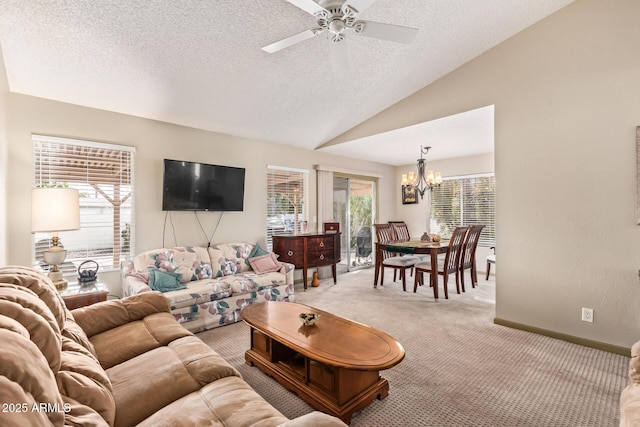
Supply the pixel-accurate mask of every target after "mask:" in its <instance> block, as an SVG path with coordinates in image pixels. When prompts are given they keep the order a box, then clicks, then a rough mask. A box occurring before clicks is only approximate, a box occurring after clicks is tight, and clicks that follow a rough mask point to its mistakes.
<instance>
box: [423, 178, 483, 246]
mask: <svg viewBox="0 0 640 427" xmlns="http://www.w3.org/2000/svg"><path fill="white" fill-rule="evenodd" d="M431 197H432V198H431V224H430V225H431V232H432V233H437V234H440V235H441V236H442V238H444V239H448V238H449V237H451V233H452V232H453V230H454V229H455V228H456V227H458V226H469V225H484V226H485V227H484V228H483V229H482V234H480V241H479V243H478V244H479V245H480V246H487V247H488V246H494V245H495V236H496V226H495V177H494V175H479V176H469V177H458V178H444V179H443V182H442V184H441V185H440V186H439V187H436V188H434V190H433V193H432V196H431Z"/></svg>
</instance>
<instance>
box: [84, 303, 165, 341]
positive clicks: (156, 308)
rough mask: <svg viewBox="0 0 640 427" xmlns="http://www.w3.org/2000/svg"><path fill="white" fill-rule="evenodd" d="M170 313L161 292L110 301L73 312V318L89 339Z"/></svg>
mask: <svg viewBox="0 0 640 427" xmlns="http://www.w3.org/2000/svg"><path fill="white" fill-rule="evenodd" d="M163 312H164V313H169V302H168V301H167V299H166V298H165V297H164V296H163V294H161V293H160V292H145V293H142V294H138V295H132V296H130V297H127V298H124V299H121V300H109V301H104V302H102V303H100V304H93V305H89V306H86V307H82V308H76V309H75V310H73V317H74V318H75V320H76V322H77V323H78V325H79V326H80V327H81V328H82V329H83V330H84V331H85V333H86V334H87V336H88V337H92V336H94V335H97V334H99V333H101V332H105V331H108V330H110V329H113V328H116V327H118V326H121V325H124V324H127V323H129V322H132V321H135V320H142V319H144V318H145V316H148V315H150V314H155V313H163Z"/></svg>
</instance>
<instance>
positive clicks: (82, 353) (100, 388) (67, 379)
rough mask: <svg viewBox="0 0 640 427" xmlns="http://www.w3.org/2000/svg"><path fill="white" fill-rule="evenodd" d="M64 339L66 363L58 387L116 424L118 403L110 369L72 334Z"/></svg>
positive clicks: (70, 398)
mask: <svg viewBox="0 0 640 427" xmlns="http://www.w3.org/2000/svg"><path fill="white" fill-rule="evenodd" d="M62 342H63V344H62V363H61V365H60V371H59V372H58V374H57V375H56V383H57V384H58V390H60V393H61V394H62V395H63V396H66V397H68V398H69V400H70V401H73V402H77V403H79V404H81V405H85V406H88V407H90V408H92V409H93V410H94V411H95V412H97V413H98V414H99V415H100V416H101V417H102V419H103V420H104V421H105V422H106V423H108V424H109V425H113V421H114V419H115V412H116V407H115V401H114V400H113V396H112V394H111V392H112V386H111V381H110V380H109V377H107V373H106V372H105V371H104V370H103V369H102V368H101V367H100V363H99V362H98V361H97V360H96V359H95V358H94V357H93V356H92V355H91V353H89V352H88V351H87V350H86V349H85V348H84V347H82V346H81V345H79V344H77V343H75V342H73V341H72V340H70V339H68V338H63V341H62Z"/></svg>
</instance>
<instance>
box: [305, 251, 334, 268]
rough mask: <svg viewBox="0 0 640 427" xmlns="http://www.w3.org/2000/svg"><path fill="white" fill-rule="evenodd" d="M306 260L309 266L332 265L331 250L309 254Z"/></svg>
mask: <svg viewBox="0 0 640 427" xmlns="http://www.w3.org/2000/svg"><path fill="white" fill-rule="evenodd" d="M307 259H308V262H309V265H324V264H333V249H328V250H326V249H325V250H323V251H315V252H310V253H309V255H308V256H307Z"/></svg>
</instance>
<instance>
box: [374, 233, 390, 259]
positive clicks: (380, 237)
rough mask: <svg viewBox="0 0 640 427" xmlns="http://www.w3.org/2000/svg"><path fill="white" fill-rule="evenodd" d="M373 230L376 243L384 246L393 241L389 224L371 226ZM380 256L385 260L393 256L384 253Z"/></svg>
mask: <svg viewBox="0 0 640 427" xmlns="http://www.w3.org/2000/svg"><path fill="white" fill-rule="evenodd" d="M373 228H374V230H376V241H377V242H378V243H381V244H383V245H386V244H387V243H389V242H390V241H391V240H393V230H392V229H391V225H390V224H373ZM382 255H383V258H384V259H387V258H389V257H391V256H394V255H395V254H392V253H390V252H387V251H384V252H383V254H382Z"/></svg>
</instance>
